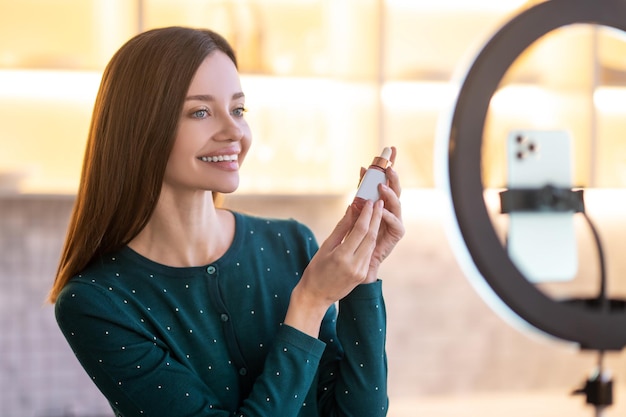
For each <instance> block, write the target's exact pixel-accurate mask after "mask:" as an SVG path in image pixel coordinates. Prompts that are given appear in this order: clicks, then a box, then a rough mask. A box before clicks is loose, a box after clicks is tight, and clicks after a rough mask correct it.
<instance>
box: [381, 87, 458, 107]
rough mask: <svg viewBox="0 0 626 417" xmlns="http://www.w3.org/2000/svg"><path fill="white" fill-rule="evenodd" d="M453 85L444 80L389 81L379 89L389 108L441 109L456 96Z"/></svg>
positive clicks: (384, 102)
mask: <svg viewBox="0 0 626 417" xmlns="http://www.w3.org/2000/svg"><path fill="white" fill-rule="evenodd" d="M455 94H456V90H455V88H454V86H452V85H451V84H449V83H444V82H401V81H398V82H389V83H386V84H385V85H383V87H382V89H381V96H382V101H383V104H384V105H385V107H387V108H389V109H398V110H402V109H405V110H406V111H412V112H415V111H423V110H437V111H438V110H441V109H443V108H445V107H446V106H448V105H449V104H450V103H451V101H452V100H453V99H454V98H456V95H455Z"/></svg>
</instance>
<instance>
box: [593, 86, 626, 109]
mask: <svg viewBox="0 0 626 417" xmlns="http://www.w3.org/2000/svg"><path fill="white" fill-rule="evenodd" d="M593 102H594V104H595V106H596V108H597V109H598V110H599V111H600V112H601V113H614V114H619V113H625V112H626V107H624V103H626V88H624V87H600V88H598V89H596V91H595V93H594V95H593Z"/></svg>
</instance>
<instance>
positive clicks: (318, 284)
mask: <svg viewBox="0 0 626 417" xmlns="http://www.w3.org/2000/svg"><path fill="white" fill-rule="evenodd" d="M382 215H383V201H382V200H379V201H377V202H375V203H373V202H371V201H368V202H367V203H366V204H365V206H364V207H363V208H362V209H361V211H360V213H359V211H358V210H357V209H355V207H353V206H352V205H350V206H349V207H348V210H347V211H346V213H345V215H344V216H343V218H342V219H341V220H340V221H339V223H337V226H336V227H335V229H334V230H333V231H332V232H331V234H330V236H329V237H328V238H327V239H326V240H325V241H324V242H323V243H322V245H321V246H320V248H319V250H318V251H317V253H316V254H315V255H314V256H313V258H312V259H311V262H310V263H309V265H308V266H307V268H306V269H305V271H304V273H303V275H302V278H301V279H300V282H299V283H298V284H297V285H296V287H295V288H294V290H293V291H292V294H291V300H290V302H289V308H288V310H287V315H286V317H285V324H287V325H289V326H292V327H295V328H297V329H299V330H301V331H303V332H305V333H307V334H309V335H311V336H313V337H318V334H319V329H320V325H321V322H322V319H323V317H324V314H325V313H326V311H327V310H328V308H329V307H330V306H331V305H332V304H333V303H335V302H336V301H338V300H340V299H342V298H344V297H345V296H346V295H348V294H349V293H350V292H351V291H352V290H353V289H354V288H355V287H356V286H357V285H359V284H360V283H362V282H363V281H364V280H365V278H366V276H367V273H368V270H369V267H370V260H371V258H372V253H373V251H374V249H375V247H376V238H377V237H378V230H379V228H380V223H381V219H382Z"/></svg>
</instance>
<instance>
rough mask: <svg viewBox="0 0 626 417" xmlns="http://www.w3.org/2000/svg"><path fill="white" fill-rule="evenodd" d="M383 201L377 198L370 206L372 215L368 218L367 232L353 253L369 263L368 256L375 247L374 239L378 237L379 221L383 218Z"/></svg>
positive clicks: (369, 256)
mask: <svg viewBox="0 0 626 417" xmlns="http://www.w3.org/2000/svg"><path fill="white" fill-rule="evenodd" d="M383 207H384V202H383V201H382V200H378V201H377V202H376V203H375V204H374V206H373V207H372V209H373V210H372V216H371V217H370V219H369V224H368V229H367V233H366V234H365V235H364V236H363V238H362V239H361V242H360V244H359V247H358V249H357V250H356V252H355V254H356V257H357V258H358V259H360V260H361V261H363V262H366V263H367V265H369V262H370V258H371V256H372V253H373V252H374V249H375V248H376V239H377V238H378V231H379V230H380V223H381V221H382V218H383V212H384V211H385V210H384V208H383Z"/></svg>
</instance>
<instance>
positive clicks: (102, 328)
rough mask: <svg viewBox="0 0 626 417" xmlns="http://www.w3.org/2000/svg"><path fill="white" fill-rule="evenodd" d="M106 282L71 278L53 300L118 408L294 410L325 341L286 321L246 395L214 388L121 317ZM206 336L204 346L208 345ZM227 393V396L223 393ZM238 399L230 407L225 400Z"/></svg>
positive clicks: (128, 413)
mask: <svg viewBox="0 0 626 417" xmlns="http://www.w3.org/2000/svg"><path fill="white" fill-rule="evenodd" d="M117 302H118V300H117V299H115V298H113V297H112V296H111V294H108V293H107V290H106V289H104V288H101V287H97V286H92V285H89V284H88V283H85V282H78V283H70V284H69V285H67V286H66V288H65V289H64V290H63V291H62V293H61V294H60V297H59V298H58V300H57V303H56V307H55V315H56V319H57V322H58V325H59V327H60V328H61V330H62V332H63V334H64V335H65V337H66V339H67V341H68V343H69V345H70V346H71V348H72V350H73V351H74V353H75V355H76V357H77V358H78V360H79V361H80V363H81V365H82V366H83V368H84V369H85V370H86V372H87V373H88V374H89V375H90V377H91V378H92V380H93V382H94V383H95V384H96V385H97V386H98V388H99V389H100V390H101V391H102V393H103V394H104V395H105V397H106V398H107V399H108V400H109V402H110V404H111V406H112V408H113V410H114V411H115V412H116V415H117V416H123V417H133V416H141V417H145V416H162V415H169V416H176V417H185V416H194V417H197V416H211V417H219V416H223V417H226V416H233V415H235V416H246V417H264V416H267V417H270V416H271V417H275V416H285V417H286V416H297V415H298V413H299V411H300V409H301V407H302V400H303V399H304V397H305V396H306V394H307V392H308V390H309V388H310V386H311V384H312V382H313V381H314V379H315V375H316V372H317V369H318V365H319V362H320V359H321V356H322V352H323V350H324V343H323V342H321V341H320V340H318V339H315V338H312V337H309V336H307V335H305V334H304V333H301V332H299V331H297V330H296V329H293V328H291V327H289V326H286V325H283V326H281V328H280V329H279V331H278V333H277V335H276V338H275V341H274V345H273V347H272V348H271V351H270V352H269V353H268V355H267V358H266V361H265V368H264V369H265V370H264V371H263V373H262V374H261V375H260V376H259V377H258V378H257V380H256V381H255V384H254V387H253V389H252V391H251V393H250V395H249V396H248V397H247V398H245V399H243V401H240V400H241V399H238V398H233V397H236V396H237V393H236V392H235V391H236V389H235V387H233V390H232V392H229V389H228V387H227V386H226V387H225V388H224V390H223V392H215V391H216V390H215V389H211V388H209V387H208V386H207V385H206V384H205V383H203V381H202V380H201V379H200V378H199V377H198V375H197V374H196V372H195V371H194V370H192V369H189V368H188V367H187V366H185V364H184V363H183V362H181V361H178V360H176V359H175V358H174V357H173V356H172V355H171V352H170V351H169V349H168V347H167V345H166V344H165V343H164V342H162V341H161V340H159V339H158V338H157V337H155V336H153V335H152V334H150V333H149V332H148V331H147V330H146V329H145V328H142V327H141V326H139V325H137V324H136V321H135V320H132V319H131V318H130V317H126V315H125V313H124V311H125V310H124V309H123V308H121V307H120V306H119V305H118V304H117ZM210 350H211V348H210V343H209V341H207V354H211V352H210ZM229 400H230V401H229ZM233 401H234V402H235V404H237V403H239V407H238V409H237V410H236V411H235V412H233V409H232V408H231V407H230V406H227V403H230V404H232V403H233Z"/></svg>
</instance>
